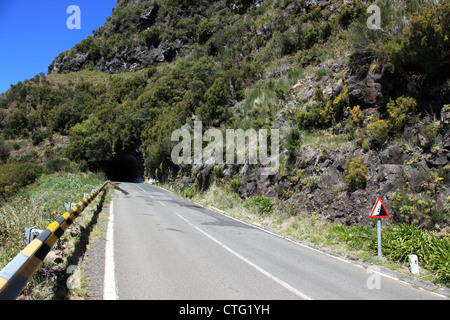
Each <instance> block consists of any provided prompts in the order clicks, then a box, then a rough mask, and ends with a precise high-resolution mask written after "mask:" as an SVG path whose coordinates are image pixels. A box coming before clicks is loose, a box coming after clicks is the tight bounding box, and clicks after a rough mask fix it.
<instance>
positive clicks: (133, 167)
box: [106, 154, 144, 183]
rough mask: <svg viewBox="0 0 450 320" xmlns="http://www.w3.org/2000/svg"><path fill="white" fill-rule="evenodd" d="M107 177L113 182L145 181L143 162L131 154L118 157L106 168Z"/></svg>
mask: <svg viewBox="0 0 450 320" xmlns="http://www.w3.org/2000/svg"><path fill="white" fill-rule="evenodd" d="M106 177H107V179H109V180H111V181H121V182H136V183H139V182H142V181H144V166H143V162H142V161H139V160H138V158H137V157H135V156H133V155H131V154H125V155H120V156H116V157H115V158H113V159H112V160H111V162H110V163H109V164H108V166H107V167H106Z"/></svg>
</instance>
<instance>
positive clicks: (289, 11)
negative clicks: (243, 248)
mask: <svg viewBox="0 0 450 320" xmlns="http://www.w3.org/2000/svg"><path fill="white" fill-rule="evenodd" d="M433 3H434V2H433V1H409V2H408V3H407V5H401V4H397V5H395V6H394V5H392V4H391V3H390V2H389V1H380V2H379V3H378V4H379V6H380V7H381V12H382V17H383V20H382V22H383V26H382V27H383V30H369V29H368V28H367V26H366V20H367V19H368V17H369V15H368V14H367V13H366V12H367V11H366V10H367V7H368V5H369V3H368V2H365V1H346V2H345V3H344V1H337V0H336V1H324V0H323V1H281V0H279V1H276V0H272V1H268V0H266V1H251V0H241V1H226V0H219V1H200V2H199V1H189V0H184V1H183V0H166V1H118V3H117V6H116V8H115V10H114V12H113V15H112V17H111V18H109V19H108V21H107V23H106V24H105V25H104V26H103V27H101V28H100V29H98V30H96V31H95V33H94V36H92V37H89V38H88V39H86V40H83V41H82V42H81V43H79V44H78V45H77V46H75V47H74V48H72V49H70V50H68V51H67V52H64V53H61V54H60V55H59V56H58V57H57V58H56V59H55V61H54V62H53V63H52V64H51V65H50V66H49V75H48V76H42V75H41V76H36V77H35V78H33V79H30V80H27V81H24V82H23V83H18V84H17V85H16V86H13V88H11V90H9V91H8V92H7V93H6V94H3V95H2V96H1V97H0V107H1V108H2V110H1V111H2V124H1V129H2V134H3V136H4V138H5V139H7V140H9V139H13V138H22V139H26V138H33V137H34V138H35V140H36V142H37V143H39V140H49V139H50V140H51V139H52V137H53V136H54V135H55V134H62V135H63V136H68V137H69V139H70V143H69V144H68V145H67V146H66V147H64V148H61V149H57V150H56V148H55V150H53V149H52V150H50V149H51V148H49V152H48V154H51V157H53V158H55V157H56V158H68V159H70V160H71V161H74V162H76V163H77V164H78V165H79V166H80V167H81V168H83V169H90V170H102V171H106V172H107V174H108V175H109V177H110V178H119V179H125V180H133V179H134V178H137V177H144V176H145V177H152V178H157V179H159V180H161V181H170V182H171V183H173V184H174V185H176V186H178V187H180V188H182V189H183V190H184V189H186V188H188V187H191V188H195V189H197V190H198V191H203V190H205V189H207V188H208V186H209V185H210V184H211V183H214V181H217V180H219V181H220V182H221V183H222V184H223V185H224V186H228V185H232V186H233V189H234V190H235V192H237V193H238V194H239V195H240V196H241V197H243V198H247V199H248V198H252V197H253V196H255V195H260V196H263V197H267V198H269V199H270V200H271V201H272V202H274V203H277V204H279V205H285V204H289V205H290V208H291V209H289V210H290V212H291V214H292V215H298V214H299V213H301V212H304V211H306V212H313V213H314V212H316V213H320V214H321V215H322V216H323V217H324V218H327V219H330V220H333V221H339V222H342V223H344V224H349V225H353V224H361V223H362V224H370V221H368V220H369V219H368V218H367V215H366V213H367V212H368V211H370V209H371V206H372V205H373V203H374V202H375V199H376V197H377V196H382V197H383V199H384V200H386V201H385V202H386V203H388V210H390V211H391V210H392V211H394V214H393V216H394V219H393V220H394V221H395V222H408V223H411V222H415V223H417V224H418V225H420V227H421V228H429V229H437V230H448V229H446V228H448V221H449V220H448V219H449V205H448V196H449V195H448V184H449V181H450V175H449V174H450V172H449V171H450V170H449V166H448V161H449V147H450V145H449V142H448V140H449V139H448V136H449V130H450V128H449V121H450V110H449V108H448V106H447V107H446V105H447V104H448V103H449V101H450V98H449V95H450V90H449V80H448V74H449V73H448V72H447V71H448V70H449V69H448V68H449V65H450V63H449V61H450V60H449V54H448V52H449V51H448V48H449V40H448V39H449V37H448V35H449V30H448V26H449V25H450V24H449V23H447V22H448V21H449V12H450V9H449V8H450V4H449V1H448V0H447V1H441V2H439V3H438V4H433ZM195 120H199V121H202V123H203V130H204V131H206V130H207V129H208V128H219V129H220V130H222V131H224V130H226V129H228V128H230V129H236V128H242V129H244V130H246V129H249V128H253V129H255V130H259V129H263V128H266V129H280V132H281V149H280V150H281V152H282V154H281V167H280V172H279V173H278V174H276V175H273V176H269V177H262V176H260V175H258V173H257V169H258V166H254V165H222V166H216V167H215V166H210V165H200V166H195V167H193V166H190V165H183V166H177V165H175V164H174V163H173V162H172V159H171V151H172V149H173V147H174V146H175V144H176V143H175V142H172V141H171V139H170V138H171V134H172V132H173V131H174V130H176V129H179V128H181V127H184V128H186V129H188V130H193V127H194V121H195ZM191 132H192V131H191ZM8 144H9V143H8V142H6V145H8ZM6 159H7V157H6ZM6 159H5V161H6ZM42 161H43V162H46V161H47V160H46V159H42ZM124 165H126V166H127V167H129V169H128V170H126V172H125V173H123V174H119V176H117V171H118V170H117V169H118V168H121V167H123V166H124ZM217 178H218V179H217Z"/></svg>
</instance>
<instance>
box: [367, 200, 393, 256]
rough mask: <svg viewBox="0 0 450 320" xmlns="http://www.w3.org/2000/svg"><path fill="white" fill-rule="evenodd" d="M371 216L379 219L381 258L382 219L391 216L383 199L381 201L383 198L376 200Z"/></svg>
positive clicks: (379, 250) (378, 236) (378, 233)
mask: <svg viewBox="0 0 450 320" xmlns="http://www.w3.org/2000/svg"><path fill="white" fill-rule="evenodd" d="M370 217H371V218H372V219H377V238H378V257H379V258H381V219H387V218H389V213H388V212H387V210H386V207H385V206H384V204H383V201H381V198H378V199H377V202H375V206H374V207H373V209H372V213H371V214H370Z"/></svg>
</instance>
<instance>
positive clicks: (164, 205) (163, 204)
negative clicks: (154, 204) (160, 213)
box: [158, 201, 167, 207]
mask: <svg viewBox="0 0 450 320" xmlns="http://www.w3.org/2000/svg"><path fill="white" fill-rule="evenodd" d="M158 202H159V203H161V204H162V205H163V206H164V207H167V205H166V204H165V203H164V202H161V201H158Z"/></svg>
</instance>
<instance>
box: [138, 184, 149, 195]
mask: <svg viewBox="0 0 450 320" xmlns="http://www.w3.org/2000/svg"><path fill="white" fill-rule="evenodd" d="M136 187H138V188H139V189H141V190H142V191H144V192H145V193H148V192H147V191H145V190H144V189H142V188H141V187H139V186H138V185H136Z"/></svg>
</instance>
